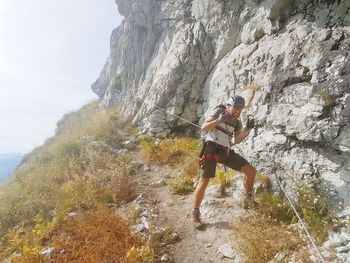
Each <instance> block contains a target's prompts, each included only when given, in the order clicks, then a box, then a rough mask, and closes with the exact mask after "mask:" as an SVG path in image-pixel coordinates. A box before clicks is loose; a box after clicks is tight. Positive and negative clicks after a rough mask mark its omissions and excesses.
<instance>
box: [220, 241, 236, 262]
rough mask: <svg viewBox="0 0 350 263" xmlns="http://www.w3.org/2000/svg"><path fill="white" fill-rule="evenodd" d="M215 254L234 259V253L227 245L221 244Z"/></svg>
mask: <svg viewBox="0 0 350 263" xmlns="http://www.w3.org/2000/svg"><path fill="white" fill-rule="evenodd" d="M217 253H218V254H219V255H222V256H223V257H226V258H232V259H234V258H235V257H236V253H235V252H234V251H233V249H232V247H231V246H230V245H229V244H223V245H221V246H219V248H218V252H217Z"/></svg>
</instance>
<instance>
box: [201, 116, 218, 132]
mask: <svg viewBox="0 0 350 263" xmlns="http://www.w3.org/2000/svg"><path fill="white" fill-rule="evenodd" d="M216 125H217V121H216V119H214V117H212V116H211V117H209V118H208V119H206V120H205V122H204V123H203V124H202V127H201V130H202V131H204V132H206V131H210V130H213V129H214V128H215V127H216Z"/></svg>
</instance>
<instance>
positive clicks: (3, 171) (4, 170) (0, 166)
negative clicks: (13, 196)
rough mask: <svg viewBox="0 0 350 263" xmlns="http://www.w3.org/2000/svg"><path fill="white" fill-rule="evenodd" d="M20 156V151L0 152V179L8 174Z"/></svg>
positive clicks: (17, 162) (18, 161)
mask: <svg viewBox="0 0 350 263" xmlns="http://www.w3.org/2000/svg"><path fill="white" fill-rule="evenodd" d="M22 158H23V154H20V153H0V181H2V180H4V179H5V178H6V177H8V176H9V175H10V173H11V172H12V171H13V170H14V169H15V168H16V166H17V165H18V164H19V163H20V162H21V160H22Z"/></svg>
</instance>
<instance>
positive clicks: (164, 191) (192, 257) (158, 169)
mask: <svg viewBox="0 0 350 263" xmlns="http://www.w3.org/2000/svg"><path fill="white" fill-rule="evenodd" d="M136 156H137V160H138V162H142V163H143V164H144V165H149V164H147V162H146V161H145V160H144V158H143V156H142V153H141V152H137V153H136ZM149 166H150V171H147V172H144V173H143V174H142V175H141V176H139V177H137V178H136V180H137V185H138V188H139V189H138V192H139V193H142V195H143V196H145V198H146V199H148V200H149V201H150V202H151V203H153V204H154V205H155V206H156V207H155V209H157V211H158V218H156V219H155V222H154V224H155V225H157V227H160V226H163V227H170V228H172V229H173V230H174V231H175V232H176V233H178V234H179V236H180V238H181V241H179V242H177V243H175V244H169V245H166V246H165V247H163V248H161V250H160V254H159V257H158V259H157V260H158V261H157V262H172V263H197V262H198V263H199V262H201V263H202V262H203V263H217V262H235V263H241V262H245V260H244V259H243V257H242V256H241V255H239V254H238V253H237V252H236V251H235V250H234V241H235V240H234V233H233V230H232V229H231V227H230V224H231V222H232V221H233V220H234V219H237V218H242V217H245V216H250V212H249V211H248V212H247V211H246V210H244V209H242V208H241V207H240V206H239V204H238V199H237V197H233V196H232V195H231V196H225V197H222V198H216V197H213V196H211V195H210V194H207V193H206V195H205V197H204V200H203V202H202V206H201V212H202V219H203V220H204V222H205V223H206V226H205V228H204V230H202V231H199V230H195V229H194V228H193V226H192V223H191V217H190V211H191V210H192V207H193V193H191V194H189V195H179V194H174V193H172V192H171V190H170V186H169V184H170V181H171V180H172V178H173V177H176V176H178V175H179V173H180V170H176V169H173V168H172V167H169V166H160V165H152V164H151V165H149ZM161 180H163V181H165V182H166V184H165V185H164V186H161V187H152V184H154V183H155V182H159V181H161ZM236 196H237V195H236ZM225 244H226V245H225ZM223 245H225V246H224V247H226V250H225V251H226V252H224V254H226V256H223V255H222V253H218V251H219V248H220V247H222V246H223ZM162 255H163V257H162ZM227 256H228V257H227Z"/></svg>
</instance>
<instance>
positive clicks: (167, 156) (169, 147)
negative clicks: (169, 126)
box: [140, 138, 201, 166]
mask: <svg viewBox="0 0 350 263" xmlns="http://www.w3.org/2000/svg"><path fill="white" fill-rule="evenodd" d="M140 145H141V150H142V152H143V154H144V155H145V156H146V158H147V159H148V161H149V162H153V163H158V164H168V165H172V166H183V165H184V161H186V159H188V157H190V158H194V159H196V160H197V159H198V154H199V150H200V147H201V142H200V141H199V140H195V139H192V138H176V139H165V140H162V141H158V140H156V139H154V138H146V139H144V140H143V141H141V143H140Z"/></svg>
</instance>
